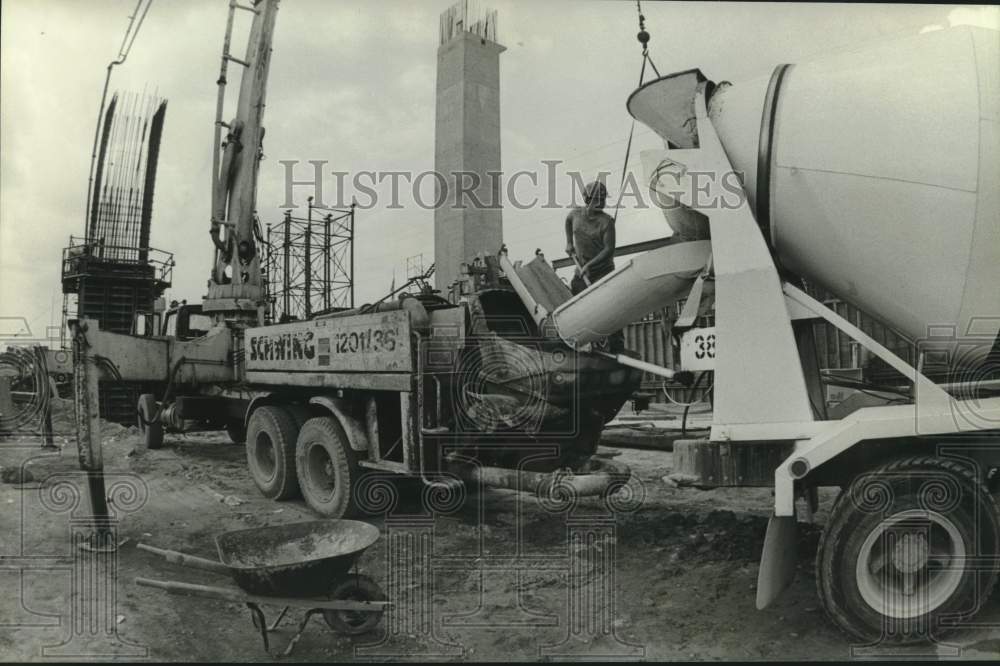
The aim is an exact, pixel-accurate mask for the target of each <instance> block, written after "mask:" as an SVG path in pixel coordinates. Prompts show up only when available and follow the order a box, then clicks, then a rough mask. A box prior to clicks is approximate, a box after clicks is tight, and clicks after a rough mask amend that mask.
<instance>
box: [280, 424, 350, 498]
mask: <svg viewBox="0 0 1000 666" xmlns="http://www.w3.org/2000/svg"><path fill="white" fill-rule="evenodd" d="M295 468H296V470H297V471H298V475H299V486H300V487H301V488H302V497H303V499H305V501H306V504H308V505H309V508H310V509H312V510H313V511H315V512H316V513H319V514H321V515H323V516H325V517H327V518H343V517H345V516H348V515H351V514H352V513H354V512H355V509H356V504H355V502H354V485H355V483H356V482H357V479H358V476H359V474H360V470H359V467H358V462H357V458H356V456H355V454H354V451H353V450H352V449H351V445H350V443H349V441H348V439H347V433H345V432H344V429H343V428H342V427H341V426H340V423H339V422H338V421H337V420H336V419H335V418H333V417H330V416H317V417H315V418H312V419H309V420H308V421H306V422H305V425H303V426H302V429H301V430H299V437H298V441H297V442H296V444H295Z"/></svg>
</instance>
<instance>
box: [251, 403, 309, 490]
mask: <svg viewBox="0 0 1000 666" xmlns="http://www.w3.org/2000/svg"><path fill="white" fill-rule="evenodd" d="M297 431H298V427H297V426H296V424H295V419H294V418H293V417H292V415H291V413H289V411H288V410H286V409H284V408H282V407H280V406H277V405H265V406H264V407H258V408H257V409H256V410H255V411H254V413H253V414H252V415H251V416H250V423H249V424H248V425H247V438H246V439H247V443H246V447H247V465H248V466H249V468H250V477H251V478H252V479H253V482H254V483H255V484H257V488H258V489H260V492H261V494H262V495H264V497H266V498H268V499H273V500H283V499H288V498H290V497H295V496H296V495H298V492H299V481H298V478H297V477H296V475H295V435H296V433H297Z"/></svg>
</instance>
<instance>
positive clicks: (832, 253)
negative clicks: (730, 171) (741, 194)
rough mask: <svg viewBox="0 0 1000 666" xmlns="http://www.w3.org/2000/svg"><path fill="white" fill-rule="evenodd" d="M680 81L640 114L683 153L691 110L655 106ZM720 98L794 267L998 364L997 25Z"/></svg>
mask: <svg viewBox="0 0 1000 666" xmlns="http://www.w3.org/2000/svg"><path fill="white" fill-rule="evenodd" d="M682 75H687V78H688V79H691V76H690V74H689V73H681V75H674V76H675V77H676V76H682ZM671 78H672V77H665V78H664V79H660V80H658V81H654V82H652V83H651V84H648V85H647V86H645V87H644V88H641V89H640V90H639V91H637V92H636V93H635V94H634V95H633V98H632V99H630V101H629V109H630V111H632V113H633V115H635V116H636V117H637V118H638V119H639V120H640V121H643V122H645V123H646V124H648V125H649V126H650V127H651V128H652V129H654V130H655V131H657V132H658V133H659V134H660V135H661V136H662V137H663V138H664V139H665V140H669V141H670V144H671V147H681V148H688V147H696V146H695V145H684V142H685V141H688V142H689V143H692V142H693V143H695V144H696V142H697V137H693V138H691V137H689V136H688V135H686V134H684V133H683V132H682V131H681V130H680V128H679V127H678V126H676V125H674V126H671V125H672V122H671V120H670V119H671V118H680V117H682V116H683V113H679V112H678V111H677V109H679V108H683V105H680V106H677V102H676V100H675V101H674V105H675V107H676V108H668V107H666V106H665V105H663V104H662V103H660V104H659V105H658V106H657V104H656V103H655V100H656V97H657V96H659V97H660V98H661V99H662V97H663V96H664V94H663V92H662V90H666V89H667V87H668V86H672V87H673V88H674V91H675V92H673V93H672V94H674V95H675V96H676V95H679V94H684V93H683V91H684V89H685V88H684V87H683V86H681V85H680V84H678V83H677V81H676V80H674V81H673V82H668V79H671ZM702 80H703V79H702ZM656 86H662V88H661V92H660V93H659V94H657V93H656V90H655V87H656ZM687 87H688V88H690V86H687ZM688 94H690V93H688ZM710 94H711V98H710V103H709V116H710V118H711V120H712V123H713V125H714V127H715V129H716V131H717V133H718V134H719V137H720V139H721V141H722V144H723V146H724V147H725V149H726V153H727V155H728V157H729V159H730V161H731V162H732V163H733V166H734V167H735V169H736V170H737V171H738V172H742V180H743V185H744V189H745V190H746V192H747V196H748V201H749V203H750V205H751V208H752V209H753V211H754V214H755V216H756V218H757V221H758V223H759V224H760V226H761V228H762V231H763V232H764V234H765V236H766V237H767V239H768V241H769V242H770V243H771V245H772V247H773V248H774V249H775V251H776V254H777V256H778V258H779V259H780V261H781V263H782V266H783V267H784V268H786V269H789V270H791V271H792V272H794V273H796V274H798V275H801V276H803V277H805V278H806V279H808V280H810V281H811V282H813V283H815V284H818V285H819V286H822V287H824V288H825V289H827V290H828V291H830V292H832V293H834V294H836V295H837V296H838V297H840V298H842V299H844V300H846V301H848V302H851V303H853V304H855V305H857V306H859V307H860V308H862V309H863V310H865V311H867V312H869V313H871V314H872V315H874V316H876V317H877V318H879V319H881V320H883V321H884V322H885V323H887V324H889V325H890V326H893V327H894V328H896V329H897V330H899V331H900V332H901V333H903V334H904V335H906V336H908V337H910V338H911V339H913V340H915V341H921V340H926V339H927V338H928V336H929V335H933V336H944V337H945V338H948V337H950V336H954V337H958V338H963V339H968V340H969V341H970V342H971V343H972V345H971V346H970V347H969V352H968V353H966V354H965V357H964V359H963V360H964V361H965V362H972V363H975V362H978V361H981V360H983V357H985V355H986V354H987V353H988V352H989V348H990V346H991V344H992V343H993V341H994V340H995V339H996V338H997V333H998V331H1000V205H998V203H1000V192H998V183H1000V128H998V119H1000V108H998V107H1000V36H998V33H997V32H996V31H993V30H987V29H984V28H972V27H961V28H953V29H950V30H942V31H936V32H930V33H925V34H921V35H918V36H914V37H911V38H906V39H902V40H895V41H891V42H885V43H881V44H877V45H874V46H868V47H866V48H862V49H857V50H852V51H849V52H844V53H839V54H836V55H832V56H828V57H825V58H823V59H819V60H816V61H814V62H809V63H804V64H796V65H791V66H788V65H782V66H779V67H778V68H777V69H776V70H775V71H774V72H773V73H772V74H771V75H770V76H766V77H763V78H760V79H755V80H750V81H746V82H741V83H736V84H733V85H729V84H727V83H720V84H719V85H717V86H714V87H710ZM654 107H655V108H658V109H659V111H658V112H653V109H654ZM692 108H693V107H692ZM681 159H682V158H681ZM687 231H688V233H690V230H689V229H687Z"/></svg>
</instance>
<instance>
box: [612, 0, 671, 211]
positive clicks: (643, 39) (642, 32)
mask: <svg viewBox="0 0 1000 666" xmlns="http://www.w3.org/2000/svg"><path fill="white" fill-rule="evenodd" d="M635 9H636V12H638V14H639V33H638V34H637V35H636V36H635V37H636V39H637V40H639V44H641V45H642V67H641V68H640V69H639V86H638V87H639V88H641V87H642V84H643V82H644V81H645V79H646V63H647V62H648V63H649V66H650V67H652V68H653V72H654V73H655V74H656V76H657V78H659V77H660V70H658V69H657V68H656V63H654V62H653V58H652V57H650V55H649V40H650V36H649V32H647V31H646V17H645V16H644V15H643V13H642V5H641V4H640V3H639V0H635ZM634 135H635V118H632V126H631V128H630V129H629V131H628V142H627V143H626V145H625V163H624V164H622V177H621V182H620V183H619V184H618V202H617V203H615V214H614V217H613V218H612V219H613V221H614V222H617V221H618V211H619V210H621V204H622V195H624V194H625V192H624V189H625V176H626V174H627V173H628V159H629V156H630V155H631V153H632V137H633V136H634Z"/></svg>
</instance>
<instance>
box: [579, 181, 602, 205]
mask: <svg viewBox="0 0 1000 666" xmlns="http://www.w3.org/2000/svg"><path fill="white" fill-rule="evenodd" d="M583 198H584V200H586V201H592V200H594V199H607V198H608V188H607V187H605V186H604V183H602V182H601V181H599V180H595V181H594V182H592V183H589V184H588V185H587V186H586V187H585V188H583Z"/></svg>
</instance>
